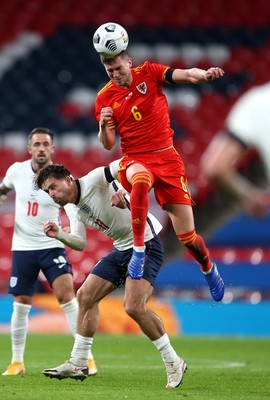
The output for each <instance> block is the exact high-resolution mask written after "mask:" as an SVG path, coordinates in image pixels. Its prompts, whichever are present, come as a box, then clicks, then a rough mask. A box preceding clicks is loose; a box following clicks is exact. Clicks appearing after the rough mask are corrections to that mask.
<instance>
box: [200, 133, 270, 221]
mask: <svg viewBox="0 0 270 400" xmlns="http://www.w3.org/2000/svg"><path fill="white" fill-rule="evenodd" d="M245 151H246V148H245V147H244V146H243V145H242V144H241V143H240V142H239V141H238V140H236V139H234V138H233V137H231V136H229V135H226V134H220V135H217V136H215V137H214V138H213V140H212V141H211V142H210V145H209V146H208V147H207V149H206V150H205V152H204V154H203V156H202V158H201V172H202V174H203V176H204V177H205V178H206V179H207V180H209V181H210V182H212V183H214V184H215V185H216V186H218V187H220V188H221V189H223V190H226V191H227V192H229V193H231V194H233V195H234V196H236V197H237V198H238V199H239V200H240V201H241V202H242V204H243V206H244V207H245V209H246V211H247V212H248V213H249V214H250V215H252V216H254V217H259V216H262V215H264V214H265V213H266V212H267V208H268V207H269V205H268V204H267V203H268V200H267V195H266V193H265V192H264V191H263V190H262V189H261V188H259V187H257V186H256V185H254V183H253V182H251V181H250V180H248V179H247V178H245V177H244V176H243V175H241V174H239V173H238V171H237V165H236V163H237V162H238V161H239V160H240V159H241V158H242V156H243V155H244V153H245Z"/></svg>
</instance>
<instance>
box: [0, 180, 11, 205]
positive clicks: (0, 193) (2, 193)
mask: <svg viewBox="0 0 270 400" xmlns="http://www.w3.org/2000/svg"><path fill="white" fill-rule="evenodd" d="M11 190H12V189H10V188H8V187H7V186H5V185H4V183H3V182H2V183H0V206H2V204H4V202H5V200H6V198H7V194H8V192H10V191H11Z"/></svg>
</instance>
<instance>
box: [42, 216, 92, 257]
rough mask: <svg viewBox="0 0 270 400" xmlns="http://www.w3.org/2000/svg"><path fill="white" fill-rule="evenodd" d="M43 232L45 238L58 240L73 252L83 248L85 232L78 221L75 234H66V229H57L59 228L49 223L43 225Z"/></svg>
mask: <svg viewBox="0 0 270 400" xmlns="http://www.w3.org/2000/svg"><path fill="white" fill-rule="evenodd" d="M73 229H74V228H73ZM43 231H44V233H45V234H46V235H47V236H49V237H51V238H55V239H58V240H60V242H62V243H64V244H65V245H66V246H68V247H70V248H72V249H74V250H80V251H82V250H84V248H85V245H86V230H85V226H84V224H83V223H82V222H80V221H78V224H77V226H76V229H75V232H72V231H71V232H67V229H59V227H58V226H57V225H56V224H55V223H54V222H51V221H46V222H45V223H44V225H43Z"/></svg>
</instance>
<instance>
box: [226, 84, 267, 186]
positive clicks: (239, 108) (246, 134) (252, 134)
mask: <svg viewBox="0 0 270 400" xmlns="http://www.w3.org/2000/svg"><path fill="white" fill-rule="evenodd" d="M227 129H228V130H229V131H230V132H231V133H232V134H233V135H234V136H235V137H237V138H239V139H240V140H241V141H242V142H243V143H245V144H246V145H247V146H255V147H256V148H257V149H258V151H259V153H260V155H261V159H262V161H263V162H264V164H265V168H266V173H267V175H268V178H269V182H270V82H269V83H266V84H264V85H260V86H256V87H254V88H252V89H250V90H248V91H247V92H246V93H245V94H243V95H242V96H241V97H240V98H239V100H237V101H236V103H235V105H234V106H233V107H232V109H231V111H230V113H229V116H228V118H227Z"/></svg>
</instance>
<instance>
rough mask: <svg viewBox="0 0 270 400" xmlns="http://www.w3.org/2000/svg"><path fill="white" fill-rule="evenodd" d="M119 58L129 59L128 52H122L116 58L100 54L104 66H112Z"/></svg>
mask: <svg viewBox="0 0 270 400" xmlns="http://www.w3.org/2000/svg"><path fill="white" fill-rule="evenodd" d="M117 57H121V58H129V55H128V52H127V50H123V51H121V53H119V54H117V55H116V56H113V57H112V56H106V55H104V54H100V61H101V63H102V64H109V65H110V64H112V63H113V62H114V61H115V59H116V58H117Z"/></svg>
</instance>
